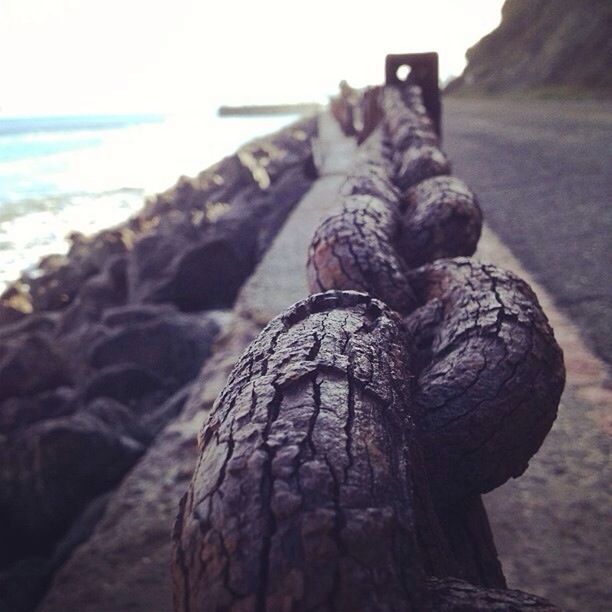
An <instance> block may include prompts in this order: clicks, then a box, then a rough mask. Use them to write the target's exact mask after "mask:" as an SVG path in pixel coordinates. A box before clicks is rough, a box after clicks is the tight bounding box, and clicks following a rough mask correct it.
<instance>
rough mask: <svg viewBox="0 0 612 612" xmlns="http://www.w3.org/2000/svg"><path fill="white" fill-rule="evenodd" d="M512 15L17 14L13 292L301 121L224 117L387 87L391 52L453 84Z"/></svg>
mask: <svg viewBox="0 0 612 612" xmlns="http://www.w3.org/2000/svg"><path fill="white" fill-rule="evenodd" d="M501 5H502V0H463V1H461V2H457V1H454V0H432V1H430V2H427V3H422V2H397V1H394V0H382V1H380V2H377V3H376V6H375V7H373V6H372V5H371V4H369V3H368V4H366V3H355V2H349V1H345V0H342V1H337V2H323V1H321V0H314V1H313V2H309V3H301V2H287V1H286V0H285V1H280V0H266V1H264V2H246V1H244V2H243V1H241V2H231V3H230V2H226V3H223V2H221V3H215V4H214V8H211V5H210V4H209V3H205V2H199V1H196V0H174V1H173V2H154V3H152V2H145V1H144V0H127V1H126V0H105V1H101V0H56V1H54V2H48V1H45V0H3V1H2V3H0V289H1V288H2V286H3V285H4V284H5V283H6V282H8V281H10V280H13V279H14V278H16V277H17V276H18V275H19V272H20V271H21V270H22V269H24V268H26V267H28V266H30V265H32V264H34V263H36V262H37V261H38V259H39V258H40V257H41V256H43V255H46V254H48V253H50V252H56V253H63V252H65V251H66V250H67V243H66V242H65V240H64V238H65V236H66V235H67V234H68V233H69V232H70V231H71V230H78V231H81V232H83V233H91V232H93V231H96V230H98V229H101V228H103V227H108V226H110V225H113V224H115V223H118V222H119V221H122V220H123V219H125V218H127V217H128V216H129V215H130V214H131V213H132V212H134V211H135V210H137V209H138V208H140V206H141V205H142V201H143V195H144V194H145V193H154V192H157V191H160V190H163V189H165V188H167V187H169V186H170V185H172V184H173V183H174V182H175V181H176V179H177V178H178V177H179V175H182V174H185V175H189V176H191V175H195V174H196V173H197V172H199V171H200V170H202V169H203V168H205V167H207V166H208V165H210V164H212V163H213V162H215V161H217V160H218V159H220V158H221V157H223V156H224V155H227V154H229V153H231V152H233V151H234V150H235V149H236V148H237V147H238V146H239V145H240V144H242V143H243V142H245V141H247V140H249V139H251V138H253V137H255V136H257V135H261V134H264V133H267V132H270V131H274V130H275V129H277V128H278V127H280V125H282V124H284V123H288V122H289V121H291V120H292V119H293V118H292V117H287V116H280V117H279V116H275V117H248V118H246V117H227V118H222V119H220V118H218V117H217V109H218V107H219V106H220V105H249V104H269V103H273V104H279V103H301V102H321V103H325V102H326V100H327V97H328V96H329V95H330V94H333V93H335V92H336V90H337V86H338V83H339V81H340V80H342V79H346V80H347V81H348V82H349V83H351V85H353V86H364V85H372V84H376V83H380V82H381V81H382V79H383V62H384V56H385V54H387V53H392V52H405V51H407V50H409V51H429V50H432V49H435V50H437V51H438V52H439V54H440V70H441V78H442V79H443V81H447V80H448V79H449V78H450V77H451V76H457V75H459V74H461V72H462V70H463V68H464V65H465V52H466V49H467V48H468V47H469V46H470V45H471V44H473V43H474V42H475V41H477V40H478V39H479V38H481V37H482V36H483V35H484V34H486V33H487V32H489V31H490V30H492V29H493V28H494V27H495V26H496V25H498V23H499V21H500V17H501V13H500V9H501ZM441 15H444V16H445V18H444V19H443V20H441V19H440V16H441Z"/></svg>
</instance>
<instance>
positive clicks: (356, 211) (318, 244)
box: [307, 194, 414, 312]
mask: <svg viewBox="0 0 612 612" xmlns="http://www.w3.org/2000/svg"><path fill="white" fill-rule="evenodd" d="M398 229H399V213H398V211H397V209H396V208H395V207H393V206H392V205H390V204H389V203H388V202H386V201H385V200H383V199H382V198H380V197H376V196H374V195H365V194H363V195H361V194H358V195H350V196H346V197H345V198H343V200H342V203H341V205H340V207H339V210H338V211H337V212H336V213H335V214H332V215H331V216H329V217H328V218H327V219H326V220H325V221H324V222H323V223H322V224H321V225H320V226H319V227H318V229H317V231H316V232H315V235H314V237H313V240H312V242H311V245H310V250H309V256H308V263H307V276H308V283H309V287H310V290H311V291H313V292H316V291H326V290H327V289H355V290H357V291H365V292H368V293H370V294H371V295H372V296H374V297H377V298H379V299H381V300H383V301H384V302H385V303H386V304H388V305H389V306H390V307H391V308H393V309H394V310H397V311H399V312H406V311H407V310H409V309H411V307H412V306H413V304H414V299H413V296H412V290H411V289H410V285H409V283H408V280H407V271H408V270H407V268H406V265H405V263H404V262H403V261H402V260H401V259H400V257H399V256H398V254H397V252H396V250H395V248H394V246H393V242H394V236H395V235H396V233H397V231H398Z"/></svg>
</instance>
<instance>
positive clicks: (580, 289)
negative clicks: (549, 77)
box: [443, 98, 612, 364]
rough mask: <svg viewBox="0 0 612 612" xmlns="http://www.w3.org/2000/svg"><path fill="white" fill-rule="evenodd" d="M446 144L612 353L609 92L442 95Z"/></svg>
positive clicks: (504, 232)
mask: <svg viewBox="0 0 612 612" xmlns="http://www.w3.org/2000/svg"><path fill="white" fill-rule="evenodd" d="M443 118H444V127H443V130H444V132H443V137H444V142H443V145H444V149H445V150H446V151H447V152H448V153H449V155H450V157H451V159H452V160H453V171H454V173H455V174H456V175H457V176H460V177H461V178H463V179H464V180H465V181H466V182H467V183H468V184H469V185H470V186H471V187H472V189H473V190H474V191H475V192H476V193H477V195H478V197H479V199H480V203H481V206H482V208H483V211H484V215H485V220H486V222H487V223H488V224H489V225H490V226H491V227H492V228H493V230H494V231H495V232H496V233H497V234H498V235H499V236H500V237H501V238H502V240H503V241H504V242H505V243H506V244H507V245H508V246H509V247H510V248H511V249H512V251H513V252H514V254H515V255H516V256H517V257H518V259H519V260H520V261H521V263H522V264H523V265H524V266H525V268H526V269H527V270H529V271H530V272H531V273H532V274H533V275H534V276H535V278H536V279H537V280H538V281H539V282H540V283H541V284H542V285H543V286H544V287H545V288H546V289H548V291H549V292H550V293H551V294H552V296H553V298H554V300H555V302H556V304H557V306H558V307H559V308H560V309H561V310H562V311H565V312H566V313H567V314H568V315H569V316H570V318H571V319H572V320H573V321H574V322H575V323H576V324H577V325H578V326H579V327H580V328H581V329H582V331H583V334H584V335H585V337H586V339H587V341H588V343H589V344H590V345H591V347H592V348H593V349H594V351H595V352H596V353H597V354H598V355H599V356H600V357H601V358H602V359H603V360H604V361H606V362H607V363H608V364H611V363H612V249H611V244H612V102H599V101H597V102H596V101H593V102H590V101H589V102H587V101H585V102H578V101H553V100H545V101H534V100H491V99H486V100H469V99H460V98H447V99H445V100H444V108H443Z"/></svg>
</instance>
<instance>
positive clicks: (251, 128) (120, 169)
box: [0, 109, 296, 291]
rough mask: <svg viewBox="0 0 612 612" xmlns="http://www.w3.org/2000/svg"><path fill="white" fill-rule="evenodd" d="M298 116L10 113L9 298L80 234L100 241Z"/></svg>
mask: <svg viewBox="0 0 612 612" xmlns="http://www.w3.org/2000/svg"><path fill="white" fill-rule="evenodd" d="M295 118H296V116H287V115H284V116H279V115H277V116H265V117H261V116H255V117H253V116H251V117H219V116H217V112H216V109H210V110H209V111H203V112H200V113H191V114H183V115H98V116H82V115H81V116H61V117H16V118H3V117H1V116H0V291H1V290H2V289H3V288H4V287H5V286H6V284H7V283H8V282H10V281H12V280H14V279H16V278H17V277H18V276H19V274H20V273H21V271H22V270H28V269H31V268H33V267H35V265H36V263H37V262H38V261H39V259H40V258H41V257H43V256H44V255H48V254H51V253H65V252H66V251H67V249H68V246H69V245H68V242H67V241H66V236H67V235H68V234H69V233H70V232H71V231H74V230H76V231H79V232H82V233H83V234H86V235H87V234H92V233H94V232H96V231H99V230H101V229H103V228H106V227H111V226H113V225H116V224H118V223H120V222H122V221H124V220H125V219H127V218H129V217H130V216H131V215H132V214H133V213H135V212H136V211H138V210H139V209H140V208H141V207H142V205H143V203H144V199H145V197H146V196H147V195H149V194H154V193H157V192H159V191H163V190H165V189H167V188H168V187H171V186H172V185H173V184H174V183H175V182H176V180H177V179H178V178H179V177H180V176H181V175H186V176H195V175H196V174H198V172H200V171H201V170H203V169H205V168H207V167H209V166H210V165H212V164H214V163H215V162H216V161H218V160H220V159H221V158H222V157H224V156H226V155H229V154H231V153H233V152H234V151H235V150H236V149H237V148H238V147H239V146H240V145H242V144H244V143H245V142H247V141H249V140H252V139H253V138H256V137H258V136H263V135H264V134H267V133H270V132H274V131H276V130H278V129H279V128H280V127H282V126H283V125H285V124H287V123H289V122H291V121H293V120H295Z"/></svg>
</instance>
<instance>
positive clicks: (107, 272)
mask: <svg viewBox="0 0 612 612" xmlns="http://www.w3.org/2000/svg"><path fill="white" fill-rule="evenodd" d="M126 266H127V261H126V259H125V257H123V256H120V255H119V256H115V257H114V258H112V259H111V261H109V262H108V265H107V266H106V267H105V269H104V270H103V271H102V272H100V273H99V274H96V275H95V276H92V277H90V278H89V279H87V280H86V281H85V283H84V284H83V286H82V287H81V289H80V291H79V293H78V295H77V296H76V298H75V299H74V300H73V302H72V303H71V304H70V306H68V308H66V310H65V312H64V314H63V316H62V320H61V324H60V332H61V333H66V332H70V330H74V329H76V328H77V327H79V326H81V325H86V324H88V323H90V322H94V321H99V320H100V318H101V316H102V314H103V313H104V311H105V310H106V309H108V308H112V307H114V306H119V305H122V304H125V301H126V298H127V279H126Z"/></svg>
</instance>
